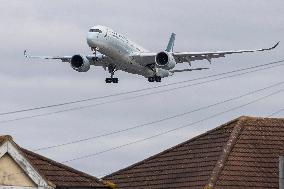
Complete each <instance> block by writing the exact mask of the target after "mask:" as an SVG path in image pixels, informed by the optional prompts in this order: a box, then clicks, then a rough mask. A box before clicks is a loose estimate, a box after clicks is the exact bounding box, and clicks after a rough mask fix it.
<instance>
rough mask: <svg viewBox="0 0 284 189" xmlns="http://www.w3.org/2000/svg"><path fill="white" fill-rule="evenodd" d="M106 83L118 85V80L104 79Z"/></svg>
mask: <svg viewBox="0 0 284 189" xmlns="http://www.w3.org/2000/svg"><path fill="white" fill-rule="evenodd" d="M106 83H118V78H106Z"/></svg>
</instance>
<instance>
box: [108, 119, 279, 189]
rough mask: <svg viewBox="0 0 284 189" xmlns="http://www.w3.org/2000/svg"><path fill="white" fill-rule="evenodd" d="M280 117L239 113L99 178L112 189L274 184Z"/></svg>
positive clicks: (275, 182) (270, 185) (264, 186)
mask: <svg viewBox="0 0 284 189" xmlns="http://www.w3.org/2000/svg"><path fill="white" fill-rule="evenodd" d="M283 154H284V119H276V118H255V117H245V116H242V117H240V118H237V119H235V120H233V121H230V122H228V123H226V124H224V125H221V126H220V127H217V128H215V129H213V130H210V131H208V132H206V133H204V134H202V135H199V136H197V137H195V138H192V139H190V140H188V141H186V142H183V143H181V144H179V145H177V146H175V147H172V148H170V149H168V150H165V151H163V152H161V153H159V154H157V155H154V156H152V157H150V158H148V159H146V160H143V161H141V162H138V163H136V164H134V165H132V166H129V167H127V168H125V169H122V170H120V171H117V172H115V173H112V174H110V175H108V176H106V177H104V179H106V180H110V181H112V182H115V183H116V184H117V187H118V188H133V187H135V188H138V189H140V188H143V189H147V188H151V189H155V188H193V189H195V188H196V189H197V188H198V189H201V188H216V189H221V188H222V189H224V188H233V189H234V188H278V159H279V156H280V155H283Z"/></svg>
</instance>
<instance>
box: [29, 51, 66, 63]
mask: <svg viewBox="0 0 284 189" xmlns="http://www.w3.org/2000/svg"><path fill="white" fill-rule="evenodd" d="M24 55H25V57H26V58H38V59H53V60H61V61H62V62H70V61H71V58H72V56H29V55H28V54H27V50H25V51H24Z"/></svg>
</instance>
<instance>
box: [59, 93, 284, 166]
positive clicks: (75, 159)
mask: <svg viewBox="0 0 284 189" xmlns="http://www.w3.org/2000/svg"><path fill="white" fill-rule="evenodd" d="M283 91H284V90H283V89H281V90H278V91H276V92H273V93H270V94H268V95H266V96H263V97H260V98H257V99H255V100H252V101H250V102H248V103H245V104H242V105H240V106H236V107H234V108H231V109H228V110H226V111H222V112H219V113H216V114H213V115H211V116H208V117H206V118H204V119H201V120H199V121H196V122H192V123H190V124H186V125H183V126H180V127H177V128H174V129H170V130H168V131H164V132H161V133H158V134H155V135H152V136H150V137H147V138H143V139H140V140H136V141H133V142H130V143H126V144H123V145H119V146H116V147H112V148H109V149H106V150H103V151H100V152H97V153H94V154H89V155H84V156H80V157H76V158H73V159H69V160H66V161H63V162H61V163H68V162H72V161H77V160H81V159H86V158H90V157H93V156H98V155H100V154H103V153H106V152H109V151H113V150H116V149H120V148H123V147H126V146H130V145H133V144H137V143H141V142H144V141H147V140H151V139H153V138H156V137H159V136H161V135H165V134H168V133H171V132H173V131H176V130H180V129H183V128H185V127H189V126H192V125H196V124H198V123H201V122H203V121H207V120H209V119H212V118H214V117H217V116H220V115H223V114H225V113H228V112H231V111H233V110H236V109H239V108H242V107H244V106H247V105H250V104H253V103H255V102H258V101H261V100H263V99H266V98H268V97H271V96H273V95H276V94H279V93H281V92H283Z"/></svg>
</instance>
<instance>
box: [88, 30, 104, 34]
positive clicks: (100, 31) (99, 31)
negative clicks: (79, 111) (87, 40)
mask: <svg viewBox="0 0 284 189" xmlns="http://www.w3.org/2000/svg"><path fill="white" fill-rule="evenodd" d="M89 32H97V33H102V30H100V29H90V31H89Z"/></svg>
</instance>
